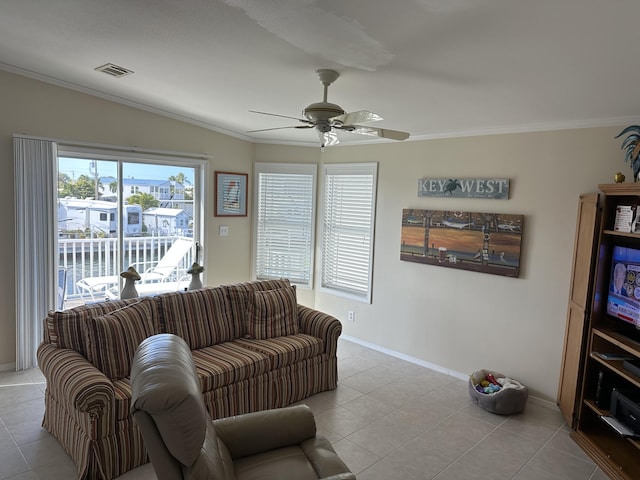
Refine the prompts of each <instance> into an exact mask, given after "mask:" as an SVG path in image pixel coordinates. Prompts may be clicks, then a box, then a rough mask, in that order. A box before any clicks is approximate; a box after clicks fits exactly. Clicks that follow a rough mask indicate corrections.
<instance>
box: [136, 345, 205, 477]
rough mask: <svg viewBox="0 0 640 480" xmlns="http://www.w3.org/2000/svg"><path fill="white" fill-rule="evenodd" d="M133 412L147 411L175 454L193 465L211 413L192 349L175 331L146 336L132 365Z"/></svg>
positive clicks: (177, 457)
mask: <svg viewBox="0 0 640 480" xmlns="http://www.w3.org/2000/svg"><path fill="white" fill-rule="evenodd" d="M131 390H132V403H131V413H132V414H135V412H136V411H137V410H143V411H145V412H147V413H148V414H149V415H150V416H151V417H152V418H153V420H154V422H155V424H156V426H157V428H158V431H159V432H160V435H161V436H162V440H163V441H164V443H165V445H166V446H167V448H168V450H169V451H170V452H171V454H172V455H173V456H174V457H175V458H176V459H177V460H178V461H179V462H180V463H182V464H183V465H186V466H191V465H192V464H193V462H195V460H196V459H197V457H198V455H199V454H200V448H201V447H202V444H203V442H204V439H205V433H206V428H207V422H209V415H208V413H207V409H206V407H205V405H204V401H203V399H202V393H201V392H200V384H199V381H198V376H197V373H196V367H195V365H194V363H193V357H192V356H191V350H189V347H188V345H187V344H186V342H185V341H184V340H183V339H182V338H180V337H178V336H176V335H172V334H166V333H165V334H159V335H154V336H152V337H149V338H147V339H145V340H144V341H143V342H142V343H141V344H140V345H139V346H138V348H137V350H136V353H135V356H134V358H133V363H132V366H131Z"/></svg>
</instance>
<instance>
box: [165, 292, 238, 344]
mask: <svg viewBox="0 0 640 480" xmlns="http://www.w3.org/2000/svg"><path fill="white" fill-rule="evenodd" d="M157 299H158V301H159V302H160V308H161V311H162V320H163V324H164V331H165V332H166V333H173V334H174V335H177V336H179V337H181V338H183V339H184V340H185V341H186V342H187V345H189V348H190V349H191V350H196V349H198V348H203V347H208V346H210V345H215V344H217V343H222V342H228V341H229V340H232V339H233V335H234V333H235V331H234V328H233V324H232V322H231V320H230V319H231V315H230V313H229V301H228V299H227V296H226V295H225V291H224V289H223V288H222V287H216V288H204V289H201V290H192V291H188V292H171V293H165V294H162V295H159V296H158V297H157Z"/></svg>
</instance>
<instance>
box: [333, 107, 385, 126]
mask: <svg viewBox="0 0 640 480" xmlns="http://www.w3.org/2000/svg"><path fill="white" fill-rule="evenodd" d="M330 120H331V121H332V122H341V123H342V124H343V125H353V124H355V123H363V122H377V121H380V120H382V117H381V116H380V115H378V114H377V113H373V112H369V111H368V110H358V111H357V112H349V113H345V114H342V115H336V116H335V117H332V118H331V119H330Z"/></svg>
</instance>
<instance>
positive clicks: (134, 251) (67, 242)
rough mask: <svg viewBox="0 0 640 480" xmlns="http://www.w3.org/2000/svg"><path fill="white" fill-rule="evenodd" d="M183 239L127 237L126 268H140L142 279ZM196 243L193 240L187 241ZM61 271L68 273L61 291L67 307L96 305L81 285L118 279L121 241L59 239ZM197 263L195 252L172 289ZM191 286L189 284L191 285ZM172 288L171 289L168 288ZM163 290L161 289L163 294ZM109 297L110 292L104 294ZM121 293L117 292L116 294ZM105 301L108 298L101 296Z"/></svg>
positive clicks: (181, 267)
mask: <svg viewBox="0 0 640 480" xmlns="http://www.w3.org/2000/svg"><path fill="white" fill-rule="evenodd" d="M179 238H187V237H180V236H162V237H125V238H124V242H123V258H124V265H123V268H125V269H126V268H127V267H128V266H129V265H131V264H134V263H135V264H136V269H137V270H138V272H139V273H140V274H141V275H142V273H143V272H144V271H145V270H146V269H147V268H151V267H153V266H154V265H156V264H157V263H158V261H159V260H160V259H162V257H163V256H164V255H165V253H166V252H167V250H169V248H171V245H173V243H174V242H175V241H176V240H177V239H179ZM187 239H188V240H189V241H192V240H193V238H187ZM58 251H59V267H60V269H61V270H62V271H63V272H64V275H62V276H61V279H62V278H64V280H60V281H64V288H61V287H62V285H59V291H60V292H62V294H63V295H64V300H65V303H66V304H67V307H68V306H69V305H68V304H69V303H72V304H75V305H77V304H81V303H85V302H86V301H95V300H97V299H96V298H95V297H94V298H91V296H90V295H87V292H86V291H84V290H83V289H81V288H79V287H78V281H80V280H82V279H85V278H93V277H108V276H118V275H119V274H120V272H121V268H120V267H119V266H118V239H117V238H87V239H66V238H59V239H58ZM192 263H193V249H192V250H190V251H189V252H188V253H187V254H186V255H185V256H184V257H183V258H182V259H181V260H180V261H179V263H178V265H177V266H176V272H177V273H176V274H175V275H174V278H173V279H172V280H173V282H171V288H172V289H174V290H175V289H176V282H177V281H179V280H184V275H185V274H186V271H187V270H188V269H189V267H190V266H191V264H192ZM187 283H188V282H187ZM167 286H168V285H167ZM161 288H162V287H159V290H160V289H161ZM104 293H106V292H104ZM116 293H117V292H116ZM100 296H101V297H102V298H104V297H105V295H104V294H102V295H100Z"/></svg>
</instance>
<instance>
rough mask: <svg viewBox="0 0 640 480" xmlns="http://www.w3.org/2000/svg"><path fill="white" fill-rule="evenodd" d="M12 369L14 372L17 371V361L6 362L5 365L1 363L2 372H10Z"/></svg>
mask: <svg viewBox="0 0 640 480" xmlns="http://www.w3.org/2000/svg"><path fill="white" fill-rule="evenodd" d="M10 371H13V372H15V371H16V364H15V362H14V363H6V364H4V365H0V372H10Z"/></svg>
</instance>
